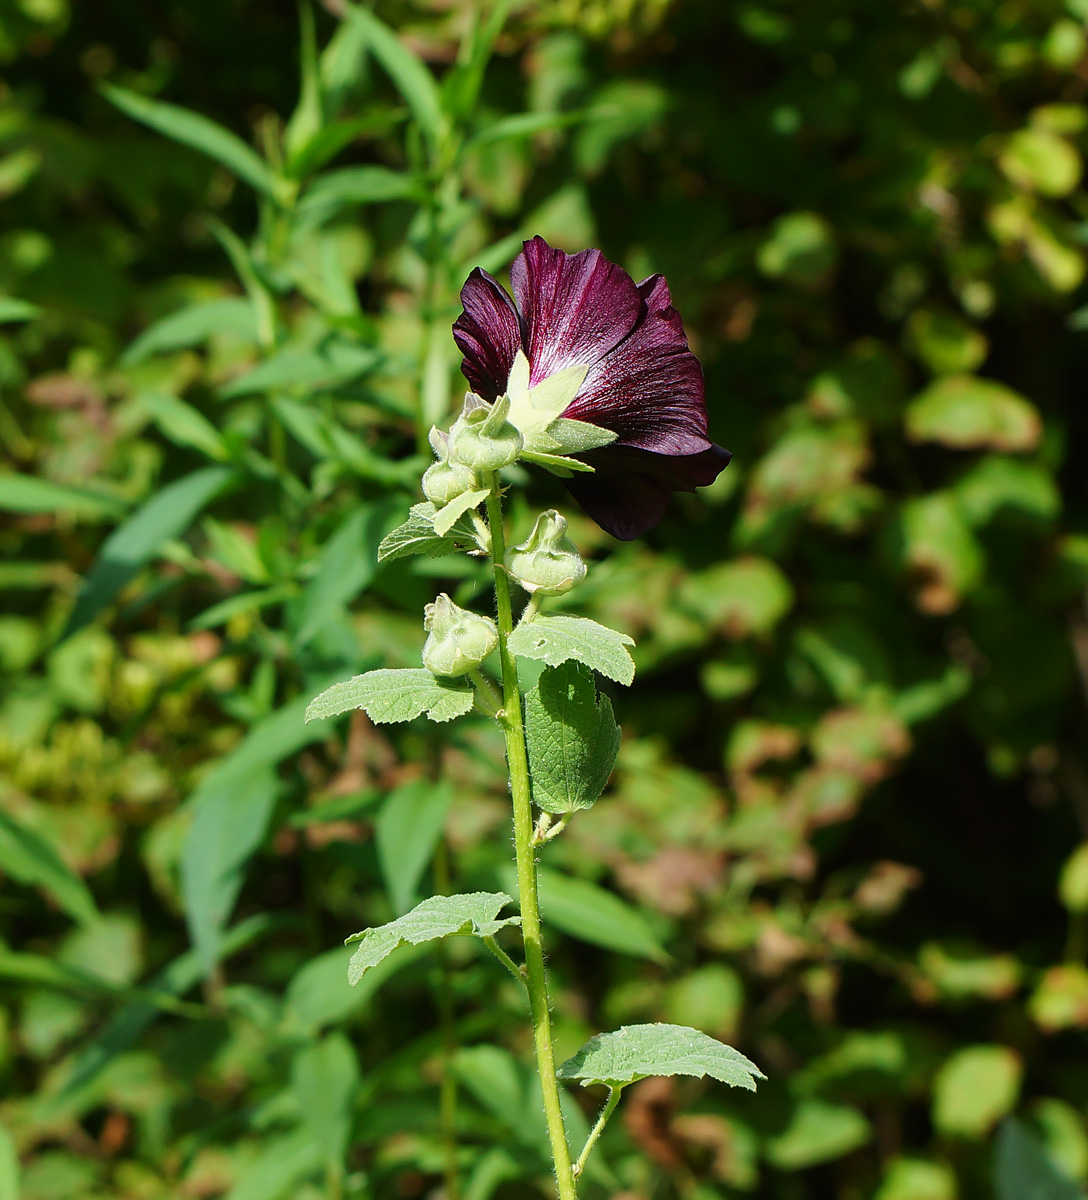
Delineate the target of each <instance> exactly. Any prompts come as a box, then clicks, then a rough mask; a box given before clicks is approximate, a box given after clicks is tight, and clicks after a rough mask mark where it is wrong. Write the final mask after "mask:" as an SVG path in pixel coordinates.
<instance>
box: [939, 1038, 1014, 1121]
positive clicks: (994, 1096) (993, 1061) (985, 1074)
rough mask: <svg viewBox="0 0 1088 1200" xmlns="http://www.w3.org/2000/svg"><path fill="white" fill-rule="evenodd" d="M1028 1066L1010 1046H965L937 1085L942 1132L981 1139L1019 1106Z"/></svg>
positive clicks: (946, 1066) (949, 1062) (942, 1071)
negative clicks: (1026, 1066) (1014, 1107)
mask: <svg viewBox="0 0 1088 1200" xmlns="http://www.w3.org/2000/svg"><path fill="white" fill-rule="evenodd" d="M1023 1072H1024V1064H1023V1062H1022V1061H1021V1058H1020V1056H1019V1054H1017V1053H1016V1051H1015V1050H1012V1049H1010V1048H1009V1047H1008V1046H992V1045H990V1046H964V1047H963V1049H961V1050H957V1051H956V1052H955V1054H953V1055H952V1056H951V1057H950V1058H948V1059H947V1060H946V1061H945V1062H944V1064H943V1065H942V1067H941V1069H940V1071H938V1072H937V1078H936V1079H935V1080H934V1082H933V1123H934V1125H936V1127H937V1128H938V1129H939V1130H940V1131H941V1132H942V1133H947V1134H956V1135H958V1136H960V1137H968V1138H980V1137H982V1136H983V1135H984V1134H986V1133H988V1132H989V1131H990V1129H992V1128H993V1126H994V1125H996V1124H997V1122H998V1121H999V1120H1000V1119H1001V1118H1002V1117H1004V1116H1006V1115H1007V1114H1008V1113H1009V1112H1010V1111H1011V1110H1012V1108H1013V1106H1014V1105H1015V1104H1016V1098H1017V1095H1018V1094H1019V1092H1020V1080H1021V1077H1022V1075H1023Z"/></svg>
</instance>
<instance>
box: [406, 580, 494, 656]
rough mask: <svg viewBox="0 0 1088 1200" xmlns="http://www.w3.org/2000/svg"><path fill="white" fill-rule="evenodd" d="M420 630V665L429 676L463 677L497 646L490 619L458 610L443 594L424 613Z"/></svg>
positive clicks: (464, 610)
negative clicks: (422, 636) (424, 634)
mask: <svg viewBox="0 0 1088 1200" xmlns="http://www.w3.org/2000/svg"><path fill="white" fill-rule="evenodd" d="M423 628H424V629H426V631H427V633H428V635H429V636H428V638H427V640H426V642H424V644H423V665H424V666H425V667H426V668H427V670H428V671H430V672H431V674H432V675H465V674H467V673H468V672H469V671H471V670H473V669H474V668H475V667H478V666H479V665H480V663H482V662H483V661H484V659H485V658H487V656H488V655H489V654H490V653H491V651H492V650H494V649H495V647H496V646H497V645H498V644H499V631H498V629H496V628H495V622H494V621H492V620H491V618H490V617H481V616H478V615H477V614H476V613H472V612H468V611H467V610H466V609H463V608H458V607H457V605H456V604H454V602H453V601H452V600H451V599H450V598H449V596H447V595H446V593H445V592H443V593H442V594H441V595H440V596H439V597H438V599H437V600H435V602H434V603H433V604H428V605H427V607H426V608H425V609H424V610H423Z"/></svg>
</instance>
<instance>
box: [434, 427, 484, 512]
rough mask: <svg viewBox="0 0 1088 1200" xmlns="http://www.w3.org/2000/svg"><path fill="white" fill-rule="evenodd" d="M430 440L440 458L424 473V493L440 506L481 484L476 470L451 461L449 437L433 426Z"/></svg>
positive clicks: (437, 456)
mask: <svg viewBox="0 0 1088 1200" xmlns="http://www.w3.org/2000/svg"><path fill="white" fill-rule="evenodd" d="M429 441H430V443H431V448H432V449H433V450H434V452H435V456H436V458H437V459H438V461H437V462H435V463H432V464H431V465H430V466H429V467H428V468H427V470H426V471H425V472H424V473H423V494H424V496H426V497H427V499H428V500H430V501H431V503H432V504H436V505H437V506H438V507H439V508H442V507H444V506H445V505H447V504H449V502H450V501H451V500H456V499H457V497H458V496H463V495H464V494H465V492H470V491H472V490H473V489H475V488H478V487H479V486H480V484H479V480H478V479H477V476H476V472H475V471H474V470H473V469H472V468H471V467H468V466H465V464H464V463H459V462H450V450H449V438H448V437H447V436H446V434H444V433H442V432H441V431H440V430H438V429H435V428H432V429H431V432H430V435H429Z"/></svg>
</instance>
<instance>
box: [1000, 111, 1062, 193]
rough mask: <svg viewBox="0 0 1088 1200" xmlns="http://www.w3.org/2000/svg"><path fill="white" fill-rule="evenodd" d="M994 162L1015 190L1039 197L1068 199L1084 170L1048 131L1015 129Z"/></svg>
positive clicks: (1056, 137)
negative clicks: (1036, 194)
mask: <svg viewBox="0 0 1088 1200" xmlns="http://www.w3.org/2000/svg"><path fill="white" fill-rule="evenodd" d="M997 162H998V166H1000V168H1001V170H1002V171H1004V173H1005V175H1006V176H1007V177H1008V179H1009V180H1010V181H1011V182H1012V183H1014V184H1016V186H1017V187H1019V188H1023V189H1024V191H1027V192H1038V193H1039V194H1040V195H1042V196H1068V195H1069V193H1070V192H1072V191H1073V190H1074V189H1075V188H1076V186H1077V184H1078V183H1080V177H1081V172H1082V170H1083V164H1082V163H1081V159H1080V155H1079V154H1078V153H1077V150H1076V148H1075V147H1074V146H1073V145H1072V144H1071V143H1070V142H1069V141H1067V140H1066V139H1065V138H1063V137H1061V136H1060V135H1059V134H1057V133H1055V132H1054V131H1053V130H1051V129H1039V128H1029V129H1018V130H1017V131H1016V132H1015V133H1013V134H1010V135H1009V139H1008V141H1007V142H1006V143H1005V148H1004V149H1003V150H1002V151H1001V153H1000V154H999V155H998V156H997Z"/></svg>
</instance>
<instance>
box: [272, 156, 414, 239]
mask: <svg viewBox="0 0 1088 1200" xmlns="http://www.w3.org/2000/svg"><path fill="white" fill-rule="evenodd" d="M423 198H424V194H423V192H422V189H421V188H420V186H419V183H418V182H417V181H416V179H415V177H414V176H412V175H408V174H405V172H403V171H394V170H392V169H391V168H389V167H379V166H366V167H342V168H341V169H340V170H338V171H329V172H328V173H326V174H324V175H321V176H319V177H318V178H317V179H316V180H315V181H314V183H313V184H312V185H311V186H310V187H309V188H307V189H306V191H305V192H304V193H303V196H302V198H301V200H299V202H298V206H297V208H296V209H295V214H294V227H295V229H296V231H298V232H301V231H303V230H309V229H317V228H319V227H320V226H321V225H324V224H325V223H326V222H328V221H330V220H332V218H333V217H337V216H339V215H340V214H341V213H342V212H344V211H345V210H347V209H352V208H357V207H359V206H360V205H362V204H379V203H382V202H384V201H389V200H414V201H421V200H422V199H423Z"/></svg>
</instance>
